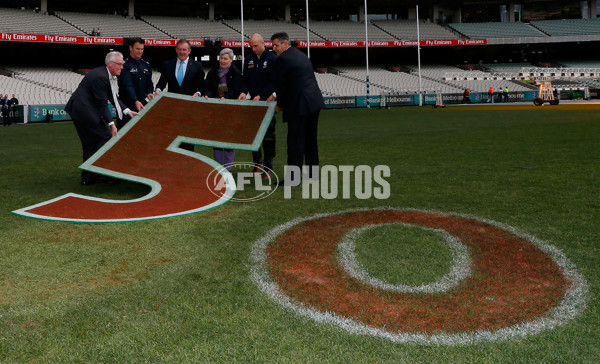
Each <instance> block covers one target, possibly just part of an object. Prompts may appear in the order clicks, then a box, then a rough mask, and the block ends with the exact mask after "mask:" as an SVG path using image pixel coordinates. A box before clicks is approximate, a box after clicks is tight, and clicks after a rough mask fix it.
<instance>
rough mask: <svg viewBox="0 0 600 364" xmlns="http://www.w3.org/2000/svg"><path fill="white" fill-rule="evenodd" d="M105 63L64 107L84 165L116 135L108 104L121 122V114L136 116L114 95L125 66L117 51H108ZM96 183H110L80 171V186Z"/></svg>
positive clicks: (92, 71)
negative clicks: (77, 141)
mask: <svg viewBox="0 0 600 364" xmlns="http://www.w3.org/2000/svg"><path fill="white" fill-rule="evenodd" d="M104 61H105V64H106V66H101V67H97V68H94V69H93V70H91V71H90V72H88V73H87V74H86V75H85V77H84V78H83V80H81V83H80V84H79V86H78V87H77V89H76V90H75V92H74V93H73V95H71V98H70V99H69V101H68V102H67V106H66V107H65V110H66V111H67V112H68V113H69V115H71V118H72V119H73V125H75V129H77V134H78V135H79V139H80V140H81V147H82V149H83V161H84V162H85V161H86V160H87V159H88V158H89V157H91V156H92V155H93V154H94V153H96V152H97V151H98V150H99V149H100V147H102V146H103V145H104V144H105V143H106V142H107V141H108V140H109V139H110V138H111V136H117V127H116V126H115V123H114V121H113V120H112V115H111V113H110V110H109V108H108V102H109V101H110V103H111V104H113V107H114V108H115V111H116V114H117V117H118V118H119V119H122V118H123V115H127V116H130V117H133V116H135V115H138V113H137V112H135V111H132V110H130V109H129V108H127V107H126V106H125V104H124V103H123V102H122V101H121V100H119V99H118V98H117V96H116V95H117V91H118V86H117V80H116V78H117V76H118V75H120V74H121V70H122V69H123V64H124V63H125V62H124V61H123V55H122V54H121V53H120V52H110V53H108V54H107V55H106V58H105V60H104ZM109 128H110V130H109ZM98 182H110V180H108V179H106V178H104V177H103V176H101V175H98V174H95V173H92V172H88V171H82V173H81V184H83V185H88V184H94V183H98Z"/></svg>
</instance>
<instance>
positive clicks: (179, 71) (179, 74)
mask: <svg viewBox="0 0 600 364" xmlns="http://www.w3.org/2000/svg"><path fill="white" fill-rule="evenodd" d="M177 83H179V86H181V84H182V83H183V61H180V62H179V68H178V69H177Z"/></svg>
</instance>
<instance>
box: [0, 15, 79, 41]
mask: <svg viewBox="0 0 600 364" xmlns="http://www.w3.org/2000/svg"><path fill="white" fill-rule="evenodd" d="M90 16H91V14H90ZM0 33H26V34H48V35H79V36H81V35H85V33H84V32H82V31H81V30H79V29H77V28H75V27H74V26H72V25H70V24H68V23H66V22H64V21H63V20H61V19H59V18H57V17H55V16H50V15H43V14H40V13H35V12H33V11H31V10H20V9H9V8H0Z"/></svg>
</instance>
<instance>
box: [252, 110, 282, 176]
mask: <svg viewBox="0 0 600 364" xmlns="http://www.w3.org/2000/svg"><path fill="white" fill-rule="evenodd" d="M275 120H276V118H275V115H273V119H272V120H271V124H269V128H267V132H266V133H265V138H264V139H263V142H262V146H261V147H260V148H259V149H258V150H257V151H256V152H252V160H253V161H254V164H255V165H263V166H265V167H267V168H270V169H273V158H275V146H276V145H275ZM261 148H262V151H261ZM263 152H264V159H263Z"/></svg>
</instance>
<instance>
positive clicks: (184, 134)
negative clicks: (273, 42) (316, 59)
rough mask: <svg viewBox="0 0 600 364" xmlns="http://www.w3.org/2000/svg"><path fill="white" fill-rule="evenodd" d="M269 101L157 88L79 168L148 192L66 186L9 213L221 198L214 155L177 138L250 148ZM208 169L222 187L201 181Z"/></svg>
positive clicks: (191, 209) (109, 214) (177, 211)
mask: <svg viewBox="0 0 600 364" xmlns="http://www.w3.org/2000/svg"><path fill="white" fill-rule="evenodd" d="M274 108H275V105H274V104H270V105H267V104H266V103H265V102H254V103H252V102H249V101H247V102H246V101H245V102H238V101H229V100H223V101H218V100H214V99H211V100H205V99H204V98H191V97H188V96H182V95H176V94H172V93H168V92H164V93H163V94H162V95H161V96H159V97H157V98H155V99H154V100H152V101H151V102H150V103H149V104H148V105H147V106H146V110H145V111H144V114H143V115H142V116H140V117H136V118H134V119H133V120H131V121H130V122H129V123H128V124H127V125H126V126H125V127H124V128H123V129H122V130H121V131H120V135H119V137H117V138H113V139H111V140H110V141H109V142H108V143H107V144H106V145H105V146H104V147H103V148H102V149H101V150H99V151H98V152H97V153H96V154H94V156H92V157H91V158H90V159H89V160H88V161H86V162H85V163H84V164H82V165H81V167H80V168H82V169H85V170H89V171H92V172H97V173H100V174H104V175H107V176H111V177H115V178H119V179H122V180H128V181H134V182H139V183H143V184H146V185H148V186H150V187H151V189H152V190H151V192H150V193H149V194H148V195H146V196H144V197H142V198H139V199H136V200H128V201H119V200H107V199H100V198H93V197H87V196H82V195H77V194H72V193H69V194H66V195H63V196H60V197H58V198H56V199H53V200H50V201H46V202H43V203H40V204H37V205H34V206H30V207H26V208H23V209H20V210H16V211H14V213H15V214H18V215H22V216H27V217H32V218H39V219H46V220H60V221H71V222H89V223H94V222H122V221H136V220H147V219H156V218H164V217H169V216H177V215H184V214H191V213H196V212H200V211H205V210H208V209H211V208H214V207H216V206H219V205H221V204H224V203H226V202H227V201H229V200H230V199H231V197H232V196H233V195H234V193H235V182H234V180H233V178H232V175H231V174H230V173H229V172H227V171H226V170H225V171H223V170H222V168H219V167H220V166H219V165H218V164H217V162H215V161H214V160H212V159H210V158H207V157H205V156H202V155H200V154H196V153H193V152H190V151H187V150H184V149H181V148H179V145H180V144H181V143H182V142H185V143H189V144H195V145H203V146H209V147H219V148H230V149H242V150H257V149H258V148H259V147H260V143H261V142H262V139H263V137H264V134H265V132H266V129H267V128H268V126H269V123H270V121H271V118H272V117H273V113H274ZM215 169H219V170H220V171H221V172H220V173H221V176H222V178H224V181H225V185H226V188H225V189H223V190H222V191H209V188H210V187H208V186H207V183H206V178H207V176H208V175H209V173H210V172H211V171H213V170H215ZM215 192H216V193H215Z"/></svg>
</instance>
